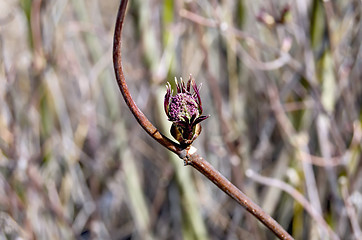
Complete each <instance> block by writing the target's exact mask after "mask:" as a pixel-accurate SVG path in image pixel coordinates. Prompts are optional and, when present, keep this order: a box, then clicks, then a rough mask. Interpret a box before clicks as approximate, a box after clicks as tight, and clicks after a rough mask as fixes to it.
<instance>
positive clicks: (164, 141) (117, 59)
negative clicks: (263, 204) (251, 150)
mask: <svg viewBox="0 0 362 240" xmlns="http://www.w3.org/2000/svg"><path fill="white" fill-rule="evenodd" d="M127 3H128V0H122V1H121V4H120V7H119V10H118V15H117V21H116V27H115V32H114V39H113V65H114V71H115V75H116V79H117V83H118V86H119V89H120V91H121V93H122V95H123V98H124V100H125V102H126V104H127V106H128V108H129V109H130V110H131V112H132V114H133V115H134V117H135V118H136V120H137V122H138V123H139V124H140V125H141V126H142V128H143V129H144V130H145V131H146V132H147V133H148V134H149V135H150V136H151V137H153V138H154V139H155V140H156V141H157V142H159V143H160V144H161V145H163V146H164V147H166V148H167V149H168V150H170V151H172V152H174V153H176V154H177V155H178V156H179V157H180V158H181V159H183V160H184V163H185V165H190V166H192V167H194V168H195V169H196V170H198V171H199V172H200V173H201V174H203V175H204V176H205V177H207V178H208V179H209V180H211V181H212V182H213V183H214V184H215V185H216V186H218V187H219V188H220V189H221V190H223V191H224V192H225V193H226V194H228V195H229V196H230V197H231V198H233V199H234V200H235V201H237V202H238V203H239V204H240V205H241V206H243V207H244V208H245V209H246V210H247V211H248V212H250V213H251V214H252V215H254V216H255V217H256V218H257V219H258V220H259V221H261V222H262V223H263V224H264V225H265V226H266V227H268V228H269V229H270V230H271V231H272V232H273V233H274V234H275V235H276V236H277V237H278V238H279V239H288V240H291V239H293V237H292V236H291V235H290V234H289V233H288V232H287V231H286V230H284V229H283V228H282V227H281V226H280V224H279V223H278V222H276V221H275V220H274V219H273V218H272V217H271V216H269V215H268V214H267V213H265V212H264V211H263V210H262V209H261V208H260V207H259V206H258V205H257V204H255V203H254V202H253V201H252V200H251V199H249V198H248V197H247V196H246V195H245V194H244V193H243V192H241V191H240V190H239V189H238V188H237V187H236V186H235V185H233V184H232V183H231V182H230V181H229V180H227V179H226V178H225V177H224V176H223V175H222V174H221V173H220V172H219V171H217V170H216V169H214V168H213V167H212V166H211V164H210V163H208V162H207V161H206V160H205V159H203V158H202V157H201V156H200V155H199V154H197V153H196V152H194V149H195V148H192V147H191V148H190V149H183V148H181V146H180V145H179V144H178V143H176V142H174V141H172V140H170V139H169V138H167V137H166V136H164V135H163V134H162V133H161V132H160V131H159V130H158V129H157V128H156V127H155V126H154V125H153V124H152V123H151V122H150V121H149V120H148V118H147V117H146V116H145V115H144V114H143V112H142V111H141V110H140V109H139V108H138V107H137V105H136V103H135V102H134V100H133V99H132V96H131V93H130V92H129V90H128V87H127V84H126V80H125V77H124V73H123V69H122V55H121V33H122V27H123V22H124V17H125V12H126V7H127Z"/></svg>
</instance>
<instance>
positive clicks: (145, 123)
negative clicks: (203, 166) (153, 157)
mask: <svg viewBox="0 0 362 240" xmlns="http://www.w3.org/2000/svg"><path fill="white" fill-rule="evenodd" d="M127 3H128V0H123V1H121V4H120V6H119V10H118V15H117V21H116V28H115V31H114V38H113V64H114V71H115V74H116V79H117V83H118V86H119V89H120V90H121V92H122V95H123V98H124V101H125V102H126V104H127V105H128V108H129V109H130V110H131V112H132V114H133V115H134V116H135V118H136V119H137V121H138V123H139V124H140V125H141V126H142V128H143V129H144V130H145V131H146V132H147V133H148V134H149V135H150V136H151V137H153V138H154V139H155V140H156V141H157V142H159V143H160V144H162V145H163V146H165V147H166V148H167V149H169V150H171V151H172V152H174V153H176V154H177V155H179V156H180V157H181V158H183V157H185V150H184V149H182V148H181V147H180V145H179V144H178V143H175V142H173V141H172V140H170V139H169V138H167V137H166V136H164V135H163V134H162V133H160V131H158V129H157V128H156V127H155V126H153V124H152V123H151V122H150V121H149V120H148V118H147V117H146V116H145V115H144V114H143V112H142V111H141V110H140V109H139V108H138V107H137V105H136V103H135V102H134V101H133V99H132V96H131V93H130V92H129V90H128V87H127V83H126V80H125V78H124V73H123V69H122V54H121V42H122V41H121V33H122V27H123V20H124V16H125V13H126V7H127Z"/></svg>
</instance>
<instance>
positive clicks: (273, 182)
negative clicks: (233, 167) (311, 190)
mask: <svg viewBox="0 0 362 240" xmlns="http://www.w3.org/2000/svg"><path fill="white" fill-rule="evenodd" d="M246 176H248V177H249V178H251V179H253V180H254V181H256V182H258V183H261V184H264V185H266V186H272V187H276V188H279V189H281V190H283V191H284V192H286V193H288V194H289V195H290V196H292V197H293V198H294V200H295V201H297V202H298V203H299V204H300V205H302V206H303V208H304V209H305V210H306V211H307V212H308V213H309V215H310V216H311V217H312V218H313V219H314V220H315V221H316V222H317V223H318V224H319V225H320V226H322V227H323V230H324V231H326V232H327V233H328V234H329V236H330V237H331V239H334V240H338V239H340V238H339V237H338V235H337V234H336V233H335V232H334V231H333V230H332V229H331V227H330V226H329V225H328V224H327V222H326V221H325V220H324V218H323V217H322V216H321V215H320V214H319V213H318V211H317V210H316V209H315V208H314V207H313V206H312V204H310V202H309V201H308V200H307V199H306V198H305V197H304V196H303V195H302V194H301V193H300V192H298V191H297V190H296V189H295V188H293V187H292V186H291V185H289V184H287V183H285V182H283V181H281V180H279V179H275V178H269V177H264V176H261V175H259V174H258V173H256V172H254V171H253V170H251V169H249V170H247V171H246Z"/></svg>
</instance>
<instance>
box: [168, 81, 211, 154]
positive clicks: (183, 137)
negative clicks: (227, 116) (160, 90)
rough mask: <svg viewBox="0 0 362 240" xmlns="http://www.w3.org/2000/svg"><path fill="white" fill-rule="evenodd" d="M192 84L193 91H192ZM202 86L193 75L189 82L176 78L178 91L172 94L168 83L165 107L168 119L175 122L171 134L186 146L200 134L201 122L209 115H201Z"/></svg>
mask: <svg viewBox="0 0 362 240" xmlns="http://www.w3.org/2000/svg"><path fill="white" fill-rule="evenodd" d="M191 86H192V90H193V92H191ZM200 87H201V85H200ZM200 87H199V88H198V87H197V85H196V83H195V80H194V79H193V78H192V76H191V75H190V78H189V80H188V82H187V84H185V83H184V82H183V81H182V79H181V81H180V82H178V81H177V79H176V89H177V93H176V95H175V96H172V91H171V85H170V84H169V83H168V84H167V92H166V95H165V101H164V108H165V112H166V114H167V116H168V120H169V121H172V122H173V124H172V128H171V134H172V136H173V137H174V138H175V139H176V140H177V141H179V142H180V144H181V146H183V147H185V148H187V147H188V146H189V145H190V144H191V143H192V142H193V141H194V140H195V139H196V138H197V137H198V135H199V134H200V132H201V126H200V124H199V123H200V122H201V121H203V120H205V119H207V118H208V117H209V116H202V115H201V114H202V106H201V98H200V93H199V90H200Z"/></svg>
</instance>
